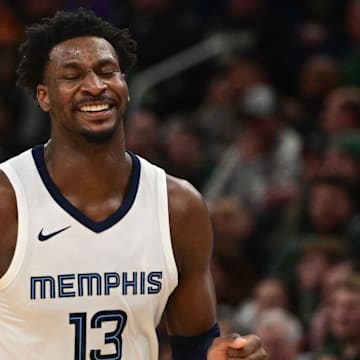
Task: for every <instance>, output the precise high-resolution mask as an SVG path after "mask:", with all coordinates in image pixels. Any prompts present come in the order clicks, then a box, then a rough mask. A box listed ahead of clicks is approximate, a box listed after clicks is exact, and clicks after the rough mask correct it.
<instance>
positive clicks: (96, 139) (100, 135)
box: [81, 122, 120, 144]
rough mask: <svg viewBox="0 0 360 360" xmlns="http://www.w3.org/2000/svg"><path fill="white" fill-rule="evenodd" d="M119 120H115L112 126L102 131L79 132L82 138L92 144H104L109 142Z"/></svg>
mask: <svg viewBox="0 0 360 360" xmlns="http://www.w3.org/2000/svg"><path fill="white" fill-rule="evenodd" d="M119 125H120V124H119V122H117V123H116V124H115V125H114V126H113V127H112V128H110V129H106V130H103V131H98V132H95V131H89V130H83V131H82V132H81V134H82V136H83V138H84V139H85V140H86V141H87V142H89V143H92V144H105V143H107V142H109V141H110V140H111V139H112V138H113V137H114V136H115V133H116V131H117V129H118V127H119Z"/></svg>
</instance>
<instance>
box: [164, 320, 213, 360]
mask: <svg viewBox="0 0 360 360" xmlns="http://www.w3.org/2000/svg"><path fill="white" fill-rule="evenodd" d="M219 336H220V328H219V324H218V323H216V324H215V325H214V326H213V327H212V328H211V329H209V330H207V331H205V332H204V333H202V334H200V335H197V336H170V337H169V340H170V346H171V352H172V359H173V360H184V359H186V360H206V359H207V352H208V349H209V347H210V346H211V344H212V342H213V341H214V339H215V338H216V337H219Z"/></svg>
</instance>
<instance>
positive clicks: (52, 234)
mask: <svg viewBox="0 0 360 360" xmlns="http://www.w3.org/2000/svg"><path fill="white" fill-rule="evenodd" d="M70 227H71V226H67V227H64V228H62V229H60V230H57V231H54V232H52V233H50V234H46V235H45V234H43V231H44V229H41V231H40V232H39V235H38V239H39V240H40V241H45V240H49V239H50V238H52V237H53V236H55V235H57V234H60V233H62V232H63V231H65V230H67V229H69V228H70Z"/></svg>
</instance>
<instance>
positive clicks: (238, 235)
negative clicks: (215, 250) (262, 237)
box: [211, 198, 254, 240]
mask: <svg viewBox="0 0 360 360" xmlns="http://www.w3.org/2000/svg"><path fill="white" fill-rule="evenodd" d="M211 217H212V221H213V225H214V230H215V233H216V235H217V236H218V237H219V238H220V239H235V240H240V239H242V238H244V237H247V236H249V235H250V233H251V231H252V229H253V225H254V224H253V220H252V218H251V216H250V214H249V213H248V212H247V211H246V210H245V209H244V208H243V207H242V206H241V205H240V204H239V202H238V201H236V199H232V198H220V199H218V200H216V201H215V203H214V204H213V206H212V209H211Z"/></svg>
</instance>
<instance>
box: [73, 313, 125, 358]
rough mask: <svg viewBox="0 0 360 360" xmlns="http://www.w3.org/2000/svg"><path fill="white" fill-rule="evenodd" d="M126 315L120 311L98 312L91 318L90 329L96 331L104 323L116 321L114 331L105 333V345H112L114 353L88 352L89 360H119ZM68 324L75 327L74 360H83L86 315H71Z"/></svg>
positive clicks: (84, 353)
mask: <svg viewBox="0 0 360 360" xmlns="http://www.w3.org/2000/svg"><path fill="white" fill-rule="evenodd" d="M126 320H127V315H126V313H125V312H124V311H121V310H108V311H99V312H97V313H96V314H94V316H93V317H92V318H91V328H92V329H98V328H101V325H102V323H103V322H105V321H116V327H115V330H114V331H112V332H108V333H105V339H104V342H105V344H111V343H112V344H114V345H115V353H113V354H107V355H103V354H101V350H98V349H94V350H90V359H91V360H102V359H107V360H120V359H121V355H122V339H121V334H122V332H123V330H124V327H125V325H126ZM69 323H70V324H74V325H75V356H74V360H85V355H86V313H84V312H82V313H71V314H70V317H69Z"/></svg>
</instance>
